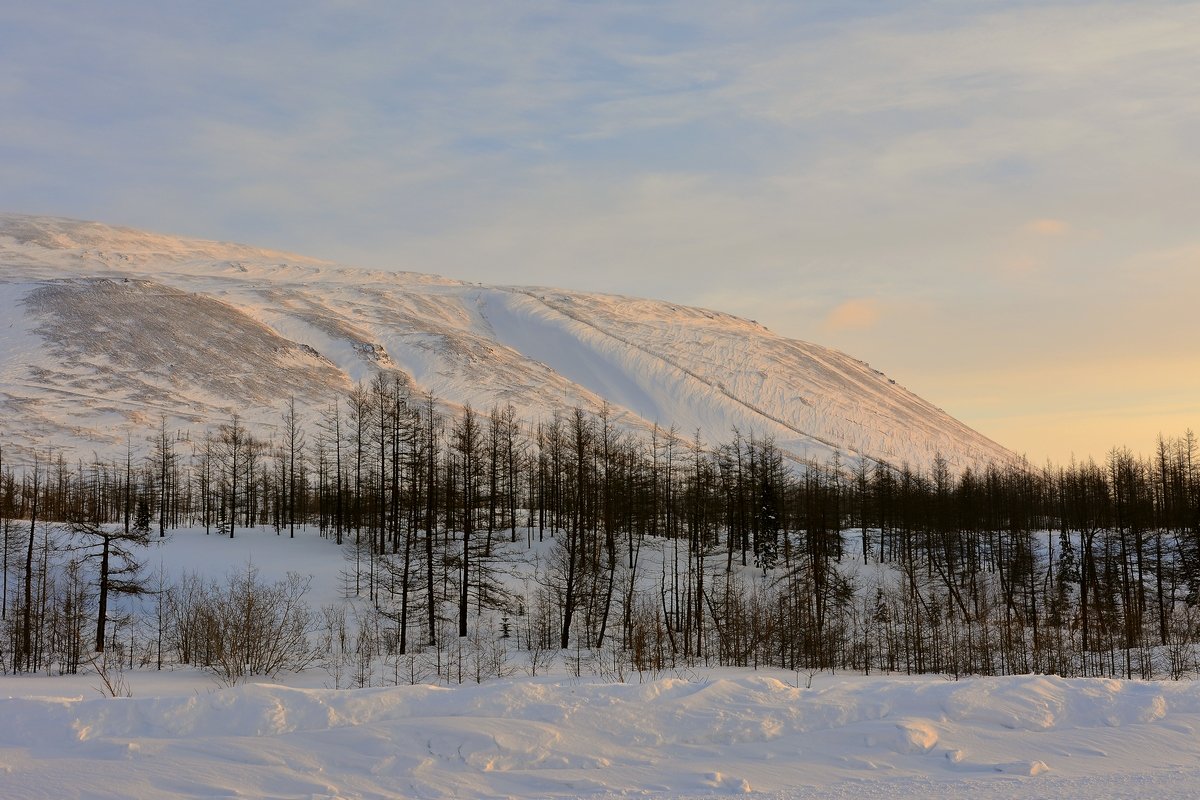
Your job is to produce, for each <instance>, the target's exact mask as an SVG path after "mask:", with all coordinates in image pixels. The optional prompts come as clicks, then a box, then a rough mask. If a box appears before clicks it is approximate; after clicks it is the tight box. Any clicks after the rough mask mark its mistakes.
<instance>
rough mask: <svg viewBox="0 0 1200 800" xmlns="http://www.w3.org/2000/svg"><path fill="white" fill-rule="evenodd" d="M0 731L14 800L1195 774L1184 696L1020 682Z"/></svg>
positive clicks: (3, 780) (646, 791)
mask: <svg viewBox="0 0 1200 800" xmlns="http://www.w3.org/2000/svg"><path fill="white" fill-rule="evenodd" d="M19 683H20V681H17V680H8V681H6V682H5V684H4V688H5V689H7V690H9V691H11V690H12V689H13V688H14V686H15V685H19ZM0 714H2V715H3V719H4V720H5V725H4V726H3V728H2V729H0V791H2V792H3V796H5V797H23V798H36V797H46V798H51V797H53V798H69V797H95V798H107V797H112V798H116V797H124V798H142V797H146V798H149V797H216V796H232V797H264V798H265V797H342V798H351V797H426V798H433V797H439V798H441V797H445V798H451V797H453V798H484V797H582V796H594V797H633V796H646V797H661V798H682V797H699V796H714V795H737V794H752V795H756V796H768V797H815V796H830V797H840V796H882V795H876V794H869V792H871V791H873V790H879V789H881V788H882V787H883V786H885V785H886V786H887V787H888V790H889V796H893V797H921V796H957V794H958V793H959V792H963V793H964V794H965V793H970V794H971V795H978V796H982V797H1000V796H1011V797H1048V796H1060V797H1062V796H1066V797H1070V796H1082V795H1079V794H1072V792H1071V787H1078V788H1080V789H1082V788H1084V787H1090V788H1089V790H1088V794H1089V796H1100V797H1103V796H1113V797H1116V796H1123V795H1122V794H1121V792H1123V791H1125V790H1126V789H1127V788H1128V785H1129V783H1130V781H1132V780H1133V779H1134V777H1135V776H1142V778H1143V780H1144V782H1146V783H1148V784H1151V785H1156V786H1162V787H1166V788H1167V789H1168V790H1170V787H1171V785H1173V783H1172V782H1173V781H1174V783H1177V784H1179V786H1178V787H1177V788H1180V789H1181V790H1182V787H1183V786H1184V785H1192V786H1195V785H1197V784H1193V783H1189V782H1190V781H1193V780H1194V779H1195V778H1196V773H1197V770H1196V765H1197V763H1198V762H1197V760H1196V759H1197V756H1198V755H1200V743H1198V742H1197V737H1196V735H1195V734H1196V730H1197V727H1198V726H1200V686H1197V685H1195V684H1190V683H1186V684H1184V683H1181V684H1158V683H1133V682H1122V681H1112V680H1098V679H1076V680H1064V679H1058V678H1046V677H1037V676H1022V677H1010V678H990V679H978V680H967V681H960V682H949V681H943V680H938V679H922V680H896V679H885V678H883V679H866V678H861V677H858V678H854V677H851V678H849V679H846V680H842V679H838V678H835V677H832V676H823V677H822V678H821V679H819V680H818V682H817V685H816V686H815V687H814V688H812V689H804V688H795V687H793V686H789V685H787V684H785V683H784V682H782V681H780V680H778V679H776V678H771V677H765V676H759V675H752V674H745V673H743V674H735V673H733V672H732V671H729V672H726V673H725V674H724V675H723V676H713V677H709V678H706V679H701V680H681V679H676V678H668V679H661V680H656V681H652V682H648V683H645V684H605V683H595V682H592V681H587V680H584V681H578V680H563V679H561V678H548V679H509V680H504V681H498V682H494V683H489V684H483V685H479V686H463V687H459V688H453V689H447V688H437V687H430V686H414V687H406V686H402V687H395V688H387V689H359V690H329V689H296V688H288V687H284V686H276V685H265V684H257V685H248V686H241V687H236V688H229V689H220V690H212V691H207V692H196V693H194V694H191V695H177V696H164V697H146V698H142V697H134V698H125V699H107V698H88V699H84V698H81V697H77V696H74V697H27V698H9V699H7V700H0ZM1105 778H1109V779H1111V780H1110V781H1109V783H1110V784H1111V788H1112V789H1113V791H1114V792H1115V793H1113V794H1108V795H1105V794H1104V793H1103V792H1104V787H1105V786H1106V785H1109V784H1106V783H1105ZM1044 781H1049V783H1048V784H1047V785H1045V786H1044V787H1043V786H1042V783H1043V782H1044ZM1122 787H1125V788H1122ZM945 793H950V794H945ZM1168 796H1173V795H1169V794H1168ZM1178 796H1184V795H1178Z"/></svg>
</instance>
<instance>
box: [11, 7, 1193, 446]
mask: <svg viewBox="0 0 1200 800" xmlns="http://www.w3.org/2000/svg"><path fill="white" fill-rule="evenodd" d="M42 5H46V4H42ZM42 5H36V4H8V5H7V6H6V7H4V8H0V76H3V77H0V103H3V107H4V108H5V113H4V114H3V115H0V206H2V207H4V208H6V209H8V210H12V211H24V212H31V213H54V214H62V215H67V216H76V217H82V218H91V219H99V220H102V221H106V222H112V223H118V224H127V225H132V226H138V227H146V228H150V229H156V230H163V231H167V232H173V233H182V234H193V235H198V236H206V237H211V238H222V239H235V240H242V241H249V242H252V243H255V244H261V245H264V246H273V247H280V248H284V249H291V250H297V251H301V252H306V253H311V254H314V255H321V256H325V257H330V258H335V259H338V260H343V261H348V262H352V263H359V264H363V265H366V266H375V267H383V268H397V269H410V270H421V271H430V272H442V273H445V274H449V275H453V276H456V277H462V278H467V279H475V280H488V281H495V282H503V283H542V284H555V285H566V286H570V287H576V288H591V289H601V290H608V291H616V292H622V293H627V294H642V295H652V296H658V297H667V298H671V299H675V300H678V301H682V302H696V303H704V304H707V305H712V306H716V307H719V308H722V309H725V310H730V311H734V312H737V313H742V314H744V315H746V316H750V317H753V318H755V319H758V320H759V321H761V322H764V323H765V324H767V325H769V326H770V327H771V328H772V329H774V330H776V331H778V332H780V333H784V334H787V335H792V336H799V337H802V338H808V339H815V340H820V341H822V342H824V343H828V344H832V345H834V346H838V347H841V348H843V349H846V350H848V351H850V352H852V353H854V354H856V355H859V356H861V357H864V358H867V359H868V360H870V361H872V363H875V364H876V365H878V366H880V367H881V368H883V369H885V370H886V371H888V372H889V374H893V375H895V376H896V377H897V378H898V379H900V380H901V381H902V382H904V383H906V384H907V385H909V386H910V388H913V389H914V390H916V391H918V392H921V393H924V394H926V395H928V396H929V397H931V399H933V400H935V401H936V402H938V403H939V404H942V405H943V406H944V407H945V408H946V409H947V410H949V411H951V412H952V413H954V414H956V415H957V416H960V417H961V418H963V419H965V420H966V421H967V422H969V423H972V424H975V425H977V426H978V427H980V428H981V429H982V430H983V431H984V432H985V433H993V435H995V436H996V437H997V438H999V439H1000V440H1001V441H1003V442H1004V443H1006V444H1009V445H1010V446H1012V447H1014V448H1016V449H1018V450H1026V451H1028V452H1030V454H1031V456H1033V457H1035V458H1041V457H1043V456H1046V455H1050V456H1053V457H1055V458H1063V457H1065V456H1066V455H1067V454H1068V452H1069V451H1078V450H1080V449H1082V448H1083V447H1084V446H1083V445H1080V444H1077V443H1074V442H1072V443H1070V444H1069V445H1068V443H1066V442H1062V443H1055V442H1054V441H1053V438H1052V437H1049V436H1048V435H1047V434H1046V433H1045V432H1044V431H1039V432H1038V433H1037V434H1036V435H1031V436H1028V437H1026V436H1024V435H1022V434H1021V433H1020V430H1019V426H1018V421H1019V420H1018V417H1020V418H1021V419H1024V418H1025V417H1023V416H1021V414H1020V413H1018V412H1017V411H1013V412H1012V417H1011V419H1010V418H1009V417H1006V416H1005V415H1004V411H1003V409H1004V408H1006V407H1007V408H1012V409H1018V408H1022V407H1024V406H1022V403H1023V402H1024V400H1025V399H1027V398H1029V397H1033V396H1038V395H1039V394H1044V393H1045V390H1046V388H1047V383H1046V382H1047V381H1050V382H1051V386H1052V387H1054V391H1051V392H1050V394H1051V395H1053V396H1055V397H1059V398H1060V399H1059V400H1058V401H1057V403H1058V404H1057V405H1056V406H1055V408H1053V409H1049V410H1047V411H1046V413H1054V414H1061V415H1069V414H1073V413H1076V411H1075V410H1076V409H1078V410H1079V413H1087V412H1086V411H1085V409H1086V407H1087V403H1086V400H1087V398H1086V397H1083V396H1081V395H1078V394H1072V392H1071V389H1070V386H1062V387H1058V386H1057V385H1056V384H1054V381H1055V380H1056V378H1055V377H1054V376H1055V375H1056V374H1057V375H1061V374H1063V373H1062V372H1061V371H1056V367H1058V366H1062V365H1073V364H1089V365H1091V367H1090V368H1091V369H1092V370H1093V372H1092V373H1089V374H1092V375H1093V376H1094V383H1093V384H1092V386H1093V391H1095V390H1097V388H1099V389H1101V390H1102V389H1103V387H1105V386H1114V387H1115V386H1122V387H1123V388H1122V391H1125V390H1127V389H1128V383H1129V382H1128V381H1127V380H1124V379H1123V378H1122V374H1121V372H1120V370H1121V369H1123V368H1124V367H1123V366H1122V365H1123V364H1126V363H1128V359H1136V358H1138V357H1140V356H1141V355H1145V354H1154V355H1156V356H1158V355H1163V354H1168V355H1170V356H1172V357H1183V356H1184V355H1186V353H1187V351H1188V350H1189V347H1190V345H1186V344H1185V343H1187V342H1194V341H1200V322H1196V321H1194V319H1193V318H1194V317H1195V315H1194V314H1188V313H1187V312H1186V310H1185V308H1184V306H1186V302H1185V300H1186V298H1189V297H1191V298H1194V297H1196V296H1197V295H1198V294H1200V292H1198V290H1200V269H1197V267H1198V266H1200V265H1198V263H1197V260H1196V256H1195V254H1196V252H1198V251H1200V234H1198V233H1197V232H1196V230H1195V219H1196V212H1197V210H1198V209H1200V202H1198V200H1200V197H1198V196H1197V195H1198V190H1197V187H1198V186H1200V160H1197V159H1196V158H1195V157H1194V155H1195V144H1194V143H1195V142H1196V141H1200V130H1198V126H1200V122H1198V120H1200V115H1197V114H1196V106H1197V93H1196V89H1195V87H1196V86H1200V59H1197V58H1196V57H1195V53H1196V52H1200V6H1197V5H1195V4H1177V3H1169V2H1161V3H1157V2H1139V3H1088V4H1079V3H1073V2H1062V3H1050V4H1044V3H1036V4H1035V3H1028V4H1026V3H1015V4H1014V3H998V2H997V3H987V2H985V3H973V4H969V5H963V4H952V3H941V2H931V3H924V4H912V3H904V4H887V3H885V4H877V3H869V4H868V3H862V4H854V3H850V4H847V3H825V4H821V3H817V4H808V3H805V4H793V3H782V2H768V1H764V2H750V3H739V4H728V3H718V2H682V0H681V1H680V2H674V3H672V2H668V3H661V4H660V3H656V4H652V5H646V4H640V3H604V4H591V3H586V4H585V3H580V4H561V3H551V2H518V3H512V4H493V3H482V2H481V3H468V4H425V3H374V2H356V1H354V0H344V1H343V2H289V3H282V2H278V3H265V4H253V5H252V6H238V7H236V8H235V7H232V6H231V7H229V8H228V9H217V8H214V7H212V6H204V7H200V6H195V7H189V6H187V5H180V4H166V5H160V6H152V7H149V8H148V7H147V6H145V4H140V3H139V4H134V3H128V2H114V3H105V4H95V3H86V2H79V3H75V4H70V3H68V4H54V5H53V6H52V7H50V6H47V7H42ZM848 298H849V299H848ZM855 298H857V299H855ZM883 308H886V309H887V316H886V323H887V324H886V325H884V324H882V322H883V318H882V317H881V316H880V310H881V309H883ZM1122 359H1124V360H1122ZM1164 363H1166V362H1164ZM1171 363H1176V362H1171ZM988 374H992V375H1000V374H1003V375H1005V376H1006V378H1005V381H1004V386H1003V387H999V386H997V387H995V389H994V391H989V392H988V393H987V394H988V396H989V398H992V399H990V400H988V401H987V402H984V401H981V400H980V399H978V397H979V394H980V393H979V392H978V391H977V389H976V386H975V385H974V384H972V381H975V380H979V378H974V377H969V376H978V375H988ZM1138 380H1139V387H1140V391H1141V394H1139V395H1138V396H1137V397H1134V398H1130V399H1129V405H1128V406H1127V407H1128V408H1129V409H1131V411H1130V413H1133V414H1137V415H1139V416H1138V420H1139V423H1138V424H1139V425H1141V427H1140V428H1136V432H1135V426H1132V425H1128V426H1125V427H1123V428H1122V427H1121V426H1118V425H1115V424H1112V425H1106V426H1105V427H1106V429H1105V430H1104V431H1099V432H1097V434H1096V436H1097V439H1096V440H1095V442H1094V443H1092V444H1090V445H1087V448H1089V449H1091V450H1095V451H1101V452H1102V451H1103V449H1106V448H1107V447H1108V446H1110V445H1111V444H1116V443H1128V444H1130V445H1132V446H1134V447H1139V446H1145V447H1148V446H1149V443H1144V442H1140V441H1132V440H1131V439H1132V437H1134V436H1141V435H1142V433H1141V431H1142V430H1143V429H1146V428H1148V427H1150V428H1152V427H1153V425H1154V422H1155V420H1156V419H1161V420H1162V422H1163V425H1164V428H1165V429H1166V432H1168V433H1170V432H1173V430H1172V429H1173V428H1174V427H1175V426H1177V425H1178V424H1179V423H1180V422H1181V419H1180V418H1179V417H1178V415H1159V416H1156V412H1155V411H1153V409H1155V408H1161V407H1163V402H1160V401H1161V400H1163V399H1164V398H1170V397H1173V396H1175V395H1176V394H1177V393H1178V392H1180V391H1184V390H1185V389H1186V386H1185V385H1184V383H1183V382H1181V378H1180V377H1179V375H1178V374H1177V373H1176V372H1175V370H1174V368H1167V367H1164V368H1163V369H1162V370H1161V371H1158V372H1153V373H1140V374H1139V379H1138ZM1106 381H1108V382H1109V383H1106ZM1059 389H1061V391H1059ZM1172 407H1174V406H1172ZM1137 409H1142V410H1141V411H1138V410H1137ZM989 426H990V427H989ZM1108 428H1111V430H1108ZM1102 434H1107V436H1106V437H1104V439H1103V441H1101V438H1100V437H1101V435H1102Z"/></svg>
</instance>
